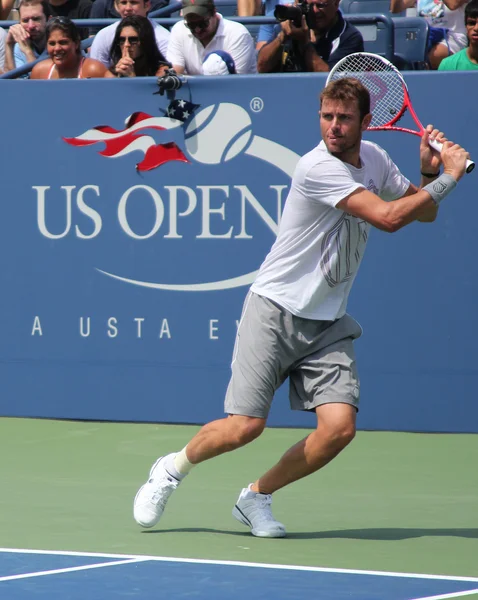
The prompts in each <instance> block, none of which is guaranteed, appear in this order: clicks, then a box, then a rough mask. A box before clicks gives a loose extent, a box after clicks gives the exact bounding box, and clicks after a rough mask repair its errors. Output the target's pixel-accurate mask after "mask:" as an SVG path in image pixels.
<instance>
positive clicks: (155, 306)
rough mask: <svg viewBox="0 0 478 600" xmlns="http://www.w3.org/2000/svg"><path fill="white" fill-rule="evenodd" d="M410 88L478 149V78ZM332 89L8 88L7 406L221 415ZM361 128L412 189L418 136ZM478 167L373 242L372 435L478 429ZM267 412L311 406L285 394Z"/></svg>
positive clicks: (295, 85) (105, 413)
mask: <svg viewBox="0 0 478 600" xmlns="http://www.w3.org/2000/svg"><path fill="white" fill-rule="evenodd" d="M407 80H408V83H409V87H410V92H411V96H412V100H413V102H414V106H415V108H416V110H417V112H418V114H419V115H421V116H422V118H423V119H424V121H425V122H433V123H435V124H436V125H439V126H440V127H441V128H443V129H444V130H445V131H446V132H447V134H448V136H449V137H450V138H453V139H456V140H457V141H459V142H460V143H461V144H462V145H464V146H465V147H467V148H468V149H469V150H470V152H472V154H474V156H475V157H478V143H477V138H476V127H474V126H472V125H471V124H472V123H473V122H474V115H475V112H476V110H475V104H476V94H475V93H474V89H475V87H476V77H474V75H473V74H470V73H453V74H442V73H440V74H437V73H413V74H410V75H408V76H407ZM324 83H325V76H323V75H296V76H294V75H291V76H285V75H283V76H274V75H271V76H264V77H259V76H257V77H246V76H237V77H231V78H227V79H221V78H196V79H194V78H192V79H190V80H189V81H188V83H187V84H186V85H184V86H183V88H182V89H181V90H179V92H178V93H177V94H176V96H175V98H174V99H173V98H172V97H166V96H161V95H158V94H155V92H156V91H157V86H156V84H155V81H154V80H152V79H144V80H137V81H135V80H113V81H107V80H104V81H101V80H100V81H81V82H80V81H76V80H75V81H66V80H65V81H55V82H49V81H48V82H44V81H1V82H0V93H1V95H0V98H1V106H2V114H3V115H5V116H7V118H6V119H4V124H3V140H4V152H3V161H2V162H3V165H2V167H3V168H2V187H1V189H2V202H1V220H0V222H1V236H0V244H1V256H2V310H1V311H0V319H1V321H0V327H1V342H0V344H1V347H0V368H1V372H0V382H1V383H0V386H1V388H0V407H1V408H0V412H1V414H2V415H4V416H38V417H56V418H72V419H100V420H102V419H105V420H127V421H153V422H160V421H161V422H175V423H203V422H205V421H208V420H210V419H212V418H217V417H220V416H221V415H222V414H223V404H222V403H223V397H224V393H225V390H226V386H227V382H228V379H229V372H230V371H229V364H230V357H231V353H232V348H233V342H234V336H235V331H236V325H237V322H238V319H239V318H240V312H241V307H242V302H243V299H244V297H245V295H246V292H247V289H248V286H249V285H250V283H251V282H252V280H253V278H254V273H255V272H256V270H257V269H258V267H259V265H260V263H261V261H262V260H263V258H264V256H265V255H266V253H267V252H268V250H269V248H270V246H271V244H272V243H273V241H274V237H275V235H276V232H277V227H278V223H279V219H280V213H281V210H282V207H283V204H284V201H285V198H286V196H287V191H288V186H289V183H290V177H291V174H292V171H293V169H294V166H295V163H296V161H297V159H298V157H299V156H300V155H301V154H303V153H305V152H306V151H308V150H309V149H310V148H312V147H313V146H315V145H316V144H317V143H318V141H319V139H320V133H319V123H318V118H317V110H318V94H319V93H320V90H321V89H322V87H323V85H324ZM173 100H174V101H173ZM404 121H405V124H407V123H406V119H405V120H404ZM408 125H410V123H408ZM366 137H367V138H368V139H372V140H374V141H377V142H378V143H380V144H381V145H383V146H384V147H385V148H386V149H387V150H388V151H389V153H390V154H391V156H392V157H393V159H394V160H395V161H396V162H397V164H398V165H399V166H400V168H402V170H403V171H404V173H405V174H406V175H407V176H409V177H410V178H411V179H412V180H414V181H415V182H417V181H418V167H419V162H418V144H419V140H418V138H416V137H414V136H411V135H406V134H399V133H370V134H367V135H366ZM477 177H478V172H477V173H474V174H471V175H469V176H466V177H465V179H466V180H465V181H462V182H461V183H460V185H459V188H458V190H457V191H456V192H455V193H454V194H453V197H450V198H449V199H447V200H446V202H444V204H443V205H442V208H441V209H440V215H439V219H438V221H437V222H436V223H434V224H431V225H423V224H412V225H411V226H410V227H408V228H406V229H404V230H402V231H400V232H398V233H397V234H394V235H387V234H383V233H381V232H378V231H374V232H373V234H372V236H371V239H370V242H369V248H368V250H367V252H366V256H365V259H364V264H363V265H362V267H361V272H360V273H359V275H358V278H357V281H356V283H355V287H354V289H353V291H352V295H351V300H350V304H349V312H350V313H351V314H352V315H353V316H355V318H357V319H358V321H359V322H360V323H361V324H362V326H363V328H364V335H363V337H362V338H361V339H360V340H359V341H358V342H357V344H356V347H357V354H358V360H359V370H360V374H361V379H362V399H361V405H362V407H361V411H360V413H359V421H358V425H359V428H361V429H388V430H412V431H417V430H420V431H459V432H466V431H468V432H477V431H478V406H477V402H476V380H477V374H478V373H477V365H476V356H477V350H476V334H477V331H478V327H477V319H476V312H475V304H476V297H477V267H476V255H477V248H476V246H477V241H476V239H477V238H476V223H477V221H478V206H477V202H476V200H477V199H476V189H477V181H478V180H477ZM269 424H270V425H274V426H313V425H314V418H313V416H312V415H309V414H302V413H292V412H291V411H290V410H289V406H288V398H287V389H286V386H284V387H283V388H282V389H281V390H280V391H279V393H278V394H277V397H276V399H275V402H274V406H273V409H272V412H271V416H270V421H269Z"/></svg>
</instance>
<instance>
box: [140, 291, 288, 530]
mask: <svg viewBox="0 0 478 600" xmlns="http://www.w3.org/2000/svg"><path fill="white" fill-rule="evenodd" d="M277 314H278V310H277V308H276V307H275V305H273V304H272V303H270V302H269V301H266V300H265V299H264V298H261V297H259V296H257V295H255V294H250V295H248V298H247V299H246V302H245V305H244V311H243V314H242V317H241V321H240V324H239V328H238V333H237V336H236V344H235V347H234V355H233V361H232V377H231V381H230V383H229V387H228V390H227V394H226V401H225V412H226V413H228V414H229V416H228V417H226V418H224V419H218V420H216V421H212V422H211V423H208V424H207V425H204V427H202V428H201V430H200V431H199V432H198V433H197V434H196V435H195V436H194V437H193V438H192V440H191V441H190V442H189V443H188V444H187V446H186V447H185V448H184V449H183V450H181V451H180V452H178V453H172V454H168V455H167V456H164V457H161V458H159V459H158V460H157V461H156V463H155V464H154V465H153V467H152V469H151V471H150V474H149V478H148V481H147V482H146V483H145V484H144V485H143V486H142V487H141V488H140V490H139V491H138V494H137V495H136V498H135V502H134V518H135V520H136V521H137V523H139V524H140V525H141V526H143V527H152V526H154V525H155V524H156V523H157V522H158V521H159V519H160V517H161V515H162V513H163V511H164V508H165V505H166V502H167V501H168V499H169V497H170V495H171V493H172V492H173V491H174V490H175V489H176V488H177V487H178V485H179V483H180V482H181V481H182V479H184V477H185V476H186V475H187V474H188V472H189V471H190V470H191V468H192V467H193V466H194V465H196V464H198V463H201V462H203V461H205V460H208V459H210V458H213V457H215V456H219V455H220V454H223V453H224V452H229V451H231V450H235V449H236V448H239V447H241V446H244V445H245V444H247V443H249V442H251V441H252V440H254V439H256V438H257V437H258V436H259V435H260V434H261V433H262V431H263V429H264V427H265V424H266V419H267V415H268V413H269V409H270V405H271V402H272V398H273V395H274V391H275V389H276V388H277V387H278V386H279V385H280V383H282V381H283V377H282V378H281V375H280V373H281V372H282V371H283V370H284V369H283V367H282V366H281V365H280V364H279V363H280V361H279V360H278V358H277V357H278V353H276V352H275V351H274V350H272V351H269V354H267V352H268V349H270V348H274V347H275V346H277V339H278V338H279V337H280V336H281V332H280V330H279V329H277V328H276V327H275V324H274V320H277V319H278V318H279V317H277ZM265 356H268V358H269V360H264V359H265Z"/></svg>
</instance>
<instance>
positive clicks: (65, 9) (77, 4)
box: [48, 0, 93, 40]
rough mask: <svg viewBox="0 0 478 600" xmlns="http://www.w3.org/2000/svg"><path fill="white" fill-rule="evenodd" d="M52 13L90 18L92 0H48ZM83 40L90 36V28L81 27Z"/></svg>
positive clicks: (58, 15)
mask: <svg viewBox="0 0 478 600" xmlns="http://www.w3.org/2000/svg"><path fill="white" fill-rule="evenodd" d="M48 2H49V3H50V13H51V14H52V15H53V16H54V17H67V18H68V19H88V18H89V16H90V12H91V7H92V4H93V3H92V1H91V0H48ZM79 32H80V37H81V39H82V40H84V39H85V38H87V37H88V28H86V27H83V28H81V29H79Z"/></svg>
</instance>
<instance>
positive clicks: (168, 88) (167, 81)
mask: <svg viewBox="0 0 478 600" xmlns="http://www.w3.org/2000/svg"><path fill="white" fill-rule="evenodd" d="M157 83H158V85H159V93H160V94H161V96H162V95H163V94H164V92H172V91H174V90H179V88H181V87H182V85H183V82H182V80H181V79H180V77H179V75H178V74H177V73H176V71H175V70H174V69H168V70H167V71H166V73H165V75H162V76H161V77H158V81H157Z"/></svg>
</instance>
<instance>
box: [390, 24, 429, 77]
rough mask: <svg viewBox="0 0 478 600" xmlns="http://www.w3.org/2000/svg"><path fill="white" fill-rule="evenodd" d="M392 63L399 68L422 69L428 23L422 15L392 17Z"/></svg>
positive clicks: (424, 62) (424, 58) (424, 65)
mask: <svg viewBox="0 0 478 600" xmlns="http://www.w3.org/2000/svg"><path fill="white" fill-rule="evenodd" d="M393 24H394V46H395V47H394V55H395V59H394V63H395V65H396V66H397V67H398V68H399V69H403V70H408V69H410V70H415V69H424V68H426V64H427V58H426V57H427V40H428V23H427V21H426V19H424V18H422V17H394V18H393Z"/></svg>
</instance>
